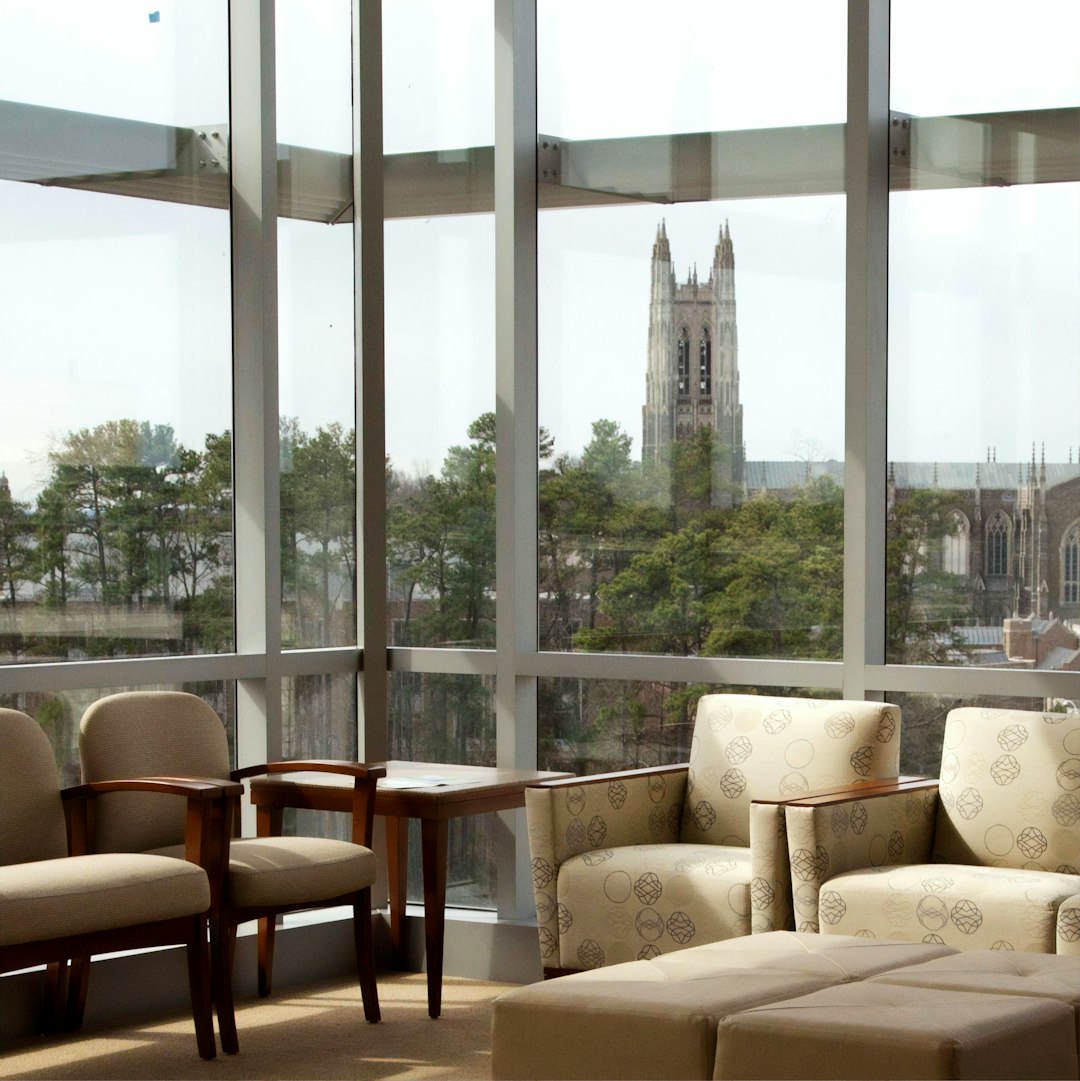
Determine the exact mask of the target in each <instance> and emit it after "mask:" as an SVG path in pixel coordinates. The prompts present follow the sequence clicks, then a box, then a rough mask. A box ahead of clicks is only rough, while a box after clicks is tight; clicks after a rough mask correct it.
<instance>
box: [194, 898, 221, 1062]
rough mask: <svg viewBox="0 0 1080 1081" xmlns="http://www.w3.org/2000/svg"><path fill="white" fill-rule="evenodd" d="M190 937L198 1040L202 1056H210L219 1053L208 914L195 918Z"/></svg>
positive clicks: (196, 1039) (206, 1057)
mask: <svg viewBox="0 0 1080 1081" xmlns="http://www.w3.org/2000/svg"><path fill="white" fill-rule="evenodd" d="M193 922H194V927H193V928H192V934H191V939H190V940H189V941H188V944H187V961H188V985H189V986H190V988H191V1016H192V1019H193V1020H194V1022H195V1041H196V1043H197V1044H198V1046H199V1056H200V1057H201V1058H205V1059H211V1058H214V1057H216V1055H217V1041H216V1040H215V1039H214V1016H213V1011H212V1009H211V999H212V995H211V993H210V952H209V949H208V947H207V944H206V932H207V924H206V917H205V916H195V917H194V919H193Z"/></svg>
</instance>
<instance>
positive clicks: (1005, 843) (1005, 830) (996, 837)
mask: <svg viewBox="0 0 1080 1081" xmlns="http://www.w3.org/2000/svg"><path fill="white" fill-rule="evenodd" d="M983 842H984V844H985V845H986V850H987V852H990V853H991V854H993V855H995V856H1004V855H1006V854H1007V853H1009V852H1011V851H1012V847H1013V845H1014V844H1015V843H1016V841H1015V838H1014V837H1013V832H1012V830H1011V829H1009V827H1008V826H1006V825H1004V824H1003V823H1001V822H999V823H998V824H997V825H996V826H991V827H990V828H989V829H988V830H987V831H986V835H985V837H984V838H983Z"/></svg>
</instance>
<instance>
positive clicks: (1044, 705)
mask: <svg viewBox="0 0 1080 1081" xmlns="http://www.w3.org/2000/svg"><path fill="white" fill-rule="evenodd" d="M885 699H886V701H888V702H893V703H895V704H896V705H898V706H899V707H900V713H901V718H902V720H901V728H900V734H901V741H900V771H901V773H904V774H907V775H910V776H921V777H937V776H938V775H939V773H940V770H941V745H942V737H943V735H944V733H945V720H946V718H947V717H948V715H949V711H950V710H953V709H959V708H960V707H961V706H978V707H979V708H980V709H984V710H986V711H987V715H988V717H987V723H993V719H992V716H991V714H992V711H994V710H999V709H1027V710H1034V711H1037V712H1042V711H1044V710H1045V711H1048V712H1052V713H1076V712H1078V708H1077V704H1076V703H1075V702H1072V701H1068V700H1065V699H1061V698H1019V697H1016V696H1003V695H1002V696H993V695H963V696H958V695H952V694H888V695H886V696H885Z"/></svg>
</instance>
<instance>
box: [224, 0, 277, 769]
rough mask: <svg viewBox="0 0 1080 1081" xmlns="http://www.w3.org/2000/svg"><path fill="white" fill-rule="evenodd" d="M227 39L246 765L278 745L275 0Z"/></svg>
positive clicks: (239, 640) (239, 9)
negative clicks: (252, 661) (253, 658)
mask: <svg viewBox="0 0 1080 1081" xmlns="http://www.w3.org/2000/svg"><path fill="white" fill-rule="evenodd" d="M229 38H230V46H229V48H230V57H229V59H230V72H229V78H230V87H229V90H230V139H231V153H230V161H231V176H230V185H231V191H230V196H231V198H230V204H231V230H232V300H233V310H232V317H233V492H234V496H233V498H234V523H235V524H234V530H235V574H236V648H237V651H238V652H240V653H247V654H262V655H263V656H264V657H265V669H264V674H263V676H262V677H261V678H254V679H251V678H249V679H243V678H241V679H239V680H238V681H237V741H236V745H237V759H238V763H239V764H240V765H246V764H250V763H254V762H259V761H264V760H265V759H266V758H267V757H277V756H279V755H280V752H281V678H280V671H279V663H280V653H281V551H280V492H279V478H278V468H279V463H278V297H277V152H276V140H277V130H276V129H277V114H276V108H275V97H274V95H275V64H274V0H258V2H244V3H234V4H231V5H230V9H229Z"/></svg>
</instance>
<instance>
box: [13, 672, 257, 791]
mask: <svg viewBox="0 0 1080 1081" xmlns="http://www.w3.org/2000/svg"><path fill="white" fill-rule="evenodd" d="M123 691H187V692H188V693H189V694H196V695H198V696H199V697H200V698H202V699H204V700H205V701H206V702H207V703H208V704H209V705H210V706H212V707H213V709H214V711H215V712H216V713H217V715H218V716H219V717H220V718H221V720H222V723H223V724H224V725H225V732H226V735H227V736H228V739H229V760H230V761H231V762H232V763H233V764H234V765H235V763H236V684H235V683H233V682H231V681H229V682H225V683H215V682H212V681H209V682H202V683H180V684H168V683H162V684H153V685H142V686H138V687H109V688H101V687H98V688H94V689H93V690H84V691H21V692H19V693H17V694H0V707H3V708H4V709H17V710H21V711H22V712H23V713H26V714H27V715H29V716H30V717H33V718H34V720H36V721H37V722H38V724H40V725H41V727H42V728H43V729H44V730H45V734H46V735H47V736H48V737H49V742H50V743H51V744H52V747H53V752H54V754H55V755H56V764H57V766H58V767H59V769H60V780H61V783H62V784H64V785H65V786H67V785H77V784H80V783H81V781H82V767H81V765H80V763H79V721H80V720H81V719H82V715H83V714H84V713H85V712H86V710H87V708H88V707H89V706H90V705H91V703H93V702H96V701H97V700H98V699H99V698H104V697H106V695H110V694H120V693H121V692H123Z"/></svg>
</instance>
